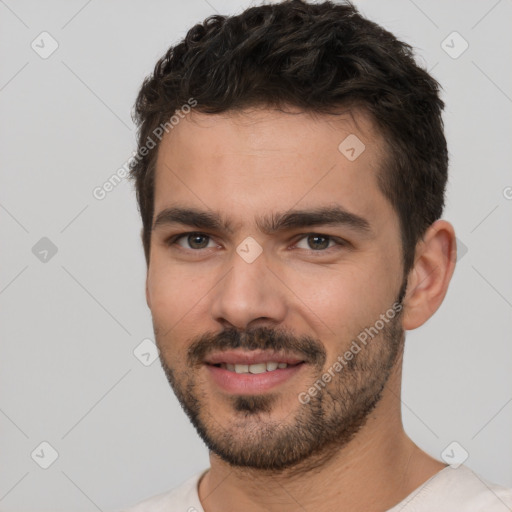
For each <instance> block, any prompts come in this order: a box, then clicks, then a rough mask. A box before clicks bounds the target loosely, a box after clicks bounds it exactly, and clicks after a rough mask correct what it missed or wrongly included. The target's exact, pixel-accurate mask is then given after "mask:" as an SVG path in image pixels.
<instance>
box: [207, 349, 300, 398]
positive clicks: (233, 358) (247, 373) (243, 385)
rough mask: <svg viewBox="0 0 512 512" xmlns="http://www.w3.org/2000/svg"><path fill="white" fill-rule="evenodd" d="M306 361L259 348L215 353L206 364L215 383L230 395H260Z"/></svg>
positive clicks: (296, 370) (286, 379)
mask: <svg viewBox="0 0 512 512" xmlns="http://www.w3.org/2000/svg"><path fill="white" fill-rule="evenodd" d="M306 364H307V363H306V362H305V361H303V360H301V359H299V358H297V357H295V356H291V355H285V354H276V353H268V352H267V353H265V352H258V351H251V352H245V351H244V352H241V351H230V352H222V353H217V354H213V355H211V356H210V357H208V358H207V360H206V361H205V367H206V369H207V370H208V373H209V375H210V377H211V380H212V381H213V383H214V385H216V386H217V387H218V388H220V389H221V390H222V391H225V392H228V393H230V394H259V393H263V392H265V391H268V390H271V389H273V388H276V387H278V386H279V385H282V384H284V383H285V382H287V381H289V380H290V379H291V378H292V377H293V376H294V375H296V374H297V373H299V372H300V371H301V370H302V369H303V368H304V367H305V366H306Z"/></svg>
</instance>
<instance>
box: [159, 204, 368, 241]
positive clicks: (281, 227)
mask: <svg viewBox="0 0 512 512" xmlns="http://www.w3.org/2000/svg"><path fill="white" fill-rule="evenodd" d="M172 224H183V225H185V226H192V227H195V228H197V229H207V230H212V231H224V232H227V233H230V234H232V233H234V227H233V223H232V222H230V221H229V220H228V219H226V218H224V217H222V216H221V215H220V214H219V213H217V212H212V211H211V210H206V211H203V210H198V209H196V208H182V207H171V208H166V209H164V210H162V211H161V212H159V213H158V215H157V216H156V219H155V221H154V223H153V230H155V229H157V228H158V227H160V226H164V225H165V226H167V225H172ZM256 225H257V226H258V228H259V229H260V230H261V231H262V232H263V233H265V234H269V235H270V234H273V233H278V232H281V231H285V230H291V229H297V228H306V227H312V226H324V225H326V226H346V227H348V228H351V229H353V230H354V231H357V232H360V233H361V234H364V235H369V234H371V233H372V229H371V225H370V223H369V221H368V220H366V219H365V218H364V217H361V216H359V215H356V214H355V213H352V212H349V211H347V210H344V209H343V208H341V207H339V206H331V207H329V206H327V207H318V208H314V209H311V210H287V211H284V212H278V213H272V214H270V215H266V216H262V217H259V218H257V219H256Z"/></svg>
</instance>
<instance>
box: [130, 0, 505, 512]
mask: <svg viewBox="0 0 512 512" xmlns="http://www.w3.org/2000/svg"><path fill="white" fill-rule="evenodd" d="M443 107H444V104H443V102H442V101H441V99H440V98H439V84H438V83H437V82H436V81H435V80H434V79H433V78H432V77H431V76H429V75H428V73H426V72H425V71H424V70H423V69H421V68H420V67H418V66H417V65H416V63H415V61H414V58H413V54H412V49H411V48H410V46H408V45H407V44H405V43H402V42H400V41H398V40H397V39H396V38H395V37H394V36H393V35H392V34H390V33H389V32H387V31H385V30H384V29H382V28H381V27H379V26H378V25H376V24H374V23H373V22H371V21H368V20H366V19H365V18H363V17H362V16H361V15H360V14H359V13H358V11H357V9H356V8H355V7H354V6H353V5H351V4H350V3H345V4H337V5H336V4H333V3H330V2H325V3H321V4H308V3H305V2H303V1H302V0H291V1H286V2H282V3H279V4H272V5H265V6H260V7H253V8H249V9H247V10H246V11H245V12H243V13H242V14H240V15H238V16H233V17H223V16H212V17H210V18H208V19H207V20H206V21H205V22H204V23H203V24H199V25H196V26H195V27H193V28H192V29H191V30H190V31H189V32H188V34H187V36H186V37H185V39H184V40H183V41H182V42H181V43H180V44H178V45H176V46H174V47H172V48H170V49H169V51H168V52H167V54H166V55H165V56H164V57H163V58H162V59H161V60H160V61H159V62H158V63H157V65H156V67H155V70H154V73H153V74H152V76H150V77H148V78H147V79H146V81H145V82H144V84H143V87H142V89H141V91H140V93H139V96H138V99H137V104H136V119H137V122H138V124H139V148H138V153H137V156H136V158H135V160H134V165H133V166H132V170H131V173H132V177H133V178H134V179H135V184H136V191H137V198H138V202H139V207H140V213H141V216H142V221H143V231H142V241H143V245H144V250H145V256H146V261H147V265H148V270H147V285H146V298H147V303H148V306H149V308H150V310H151V314H152V319H153V325H154V331H155V338H156V343H157V345H158V348H159V350H160V360H161V364H162V367H163V369H164V371H165V374H166V376H167V378H168V380H169V383H170V384H171V386H172V388H173V390H174V392H175V393H176V395H177V397H178V399H179V401H180V403H181V405H182V407H183V409H184V410H185V412H186V413H187V415H188V416H189V418H190V420H191V421H192V423H193V425H194V426H195V428H196V429H197V431H198V433H199V435H200V436H201V438H202V439H203V440H204V442H205V443H206V445H207V446H208V448H209V450H210V463H211V467H210V468H209V469H208V470H205V471H203V472H201V473H200V474H197V475H194V476H193V477H192V478H190V479H189V480H187V481H186V482H185V483H184V484H183V485H182V486H181V487H179V488H178V489H175V490H173V491H171V492H168V493H164V494H162V495H160V496H157V497H154V498H152V499H150V500H147V501H145V502H143V503H141V504H139V505H138V506H137V507H135V508H133V509H130V510H131V511H132V512H135V511H137V512H138V511H149V512H157V511H161V512H163V511H205V512H217V511H222V512H228V511H235V510H243V511H247V512H256V511H278V510H279V511H292V510H293V511H295V510H311V511H315V512H323V511H350V512H363V511H364V512H368V511H374V512H380V511H389V510H392V511H393V512H398V511H404V512H407V511H413V510H414V511H416V512H418V511H427V510H428V511H436V512H442V511H455V510H456V511H458V512H462V511H476V510H479V511H480V510H482V511H483V510H485V511H487V512H489V511H496V512H498V511H505V510H511V509H512V491H511V490H507V489H505V488H502V487H499V486H497V485H493V484H491V483H489V482H486V481H485V480H483V479H481V478H480V477H478V476H477V475H476V474H474V473H473V472H472V471H471V470H470V469H469V468H468V467H466V466H459V467H458V468H455V467H451V466H448V465H446V464H444V463H442V462H441V461H439V460H436V459H434V458H432V457H431V456H429V455H428V454H427V453H425V452H423V451H422V450H421V449H420V448H419V447H418V446H416V445H415V444H414V442H413V441H412V440H411V439H410V438H409V437H408V436H407V435H406V433H405V431H404V429H403V426H402V422H401V415H400V404H401V402H400V386H401V368H402V358H403V349H404V342H405V331H406V330H411V329H415V328H417V327H419V326H421V325H422V324H423V323H425V322H426V321H427V320H428V319H429V318H430V317H431V316H432V315H433V314H434V312H435V311H436V310H437V309H438V307H439V306H440V305H441V302H442V301H443V299H444V296H445V294H446V291H447V288H448V284H449V282H450V279H451V276H452V274H453V271H454V267H455V260H456V245H455V234H454V230H453V227H452V225H451V224H450V223H448V222H446V221H444V220H440V217H441V214H442V211H443V205H444V190H445V184H446V180H447V166H448V152H447V148H446V140H445V137H444V134H443V122H442V118H441V113H442V109H443Z"/></svg>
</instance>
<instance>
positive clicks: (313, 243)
mask: <svg viewBox="0 0 512 512" xmlns="http://www.w3.org/2000/svg"><path fill="white" fill-rule="evenodd" d="M302 241H305V242H306V244H305V245H306V246H304V245H303V246H302V247H300V245H299V244H300V243H302ZM331 242H332V243H333V244H334V245H336V242H335V241H334V240H333V239H332V237H330V236H327V235H321V234H319V233H310V234H308V235H305V236H304V237H303V238H301V239H300V240H299V243H298V244H297V246H298V247H299V248H300V249H306V250H311V251H325V250H326V249H330V248H331V247H332V245H330V244H331Z"/></svg>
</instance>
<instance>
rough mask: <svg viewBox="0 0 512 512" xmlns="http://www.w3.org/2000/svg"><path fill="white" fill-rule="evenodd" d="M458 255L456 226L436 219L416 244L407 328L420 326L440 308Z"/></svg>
mask: <svg viewBox="0 0 512 512" xmlns="http://www.w3.org/2000/svg"><path fill="white" fill-rule="evenodd" d="M456 257H457V247H456V239H455V231H454V229H453V226H452V225H451V224H450V223H449V222H447V221H445V220H438V221H436V222H434V223H433V224H432V225H431V226H430V227H429V228H428V230H427V231H426V233H425V235H424V237H423V239H422V240H421V241H420V242H418V245H417V246H416V258H415V262H414V267H413V268H412V269H411V271H410V273H409V280H408V285H407V291H406V295H405V299H404V313H403V320H402V325H403V328H404V329H406V330H412V329H416V328H417V327H420V326H421V325H423V324H424V323H425V322H426V321H427V320H428V319H429V318H430V317H431V316H432V315H433V314H434V313H435V312H436V311H437V309H438V308H439V306H440V305H441V303H442V302H443V300H444V297H445V295H446V292H447V290H448V285H449V283H450V280H451V278H452V275H453V271H454V269H455V261H456Z"/></svg>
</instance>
